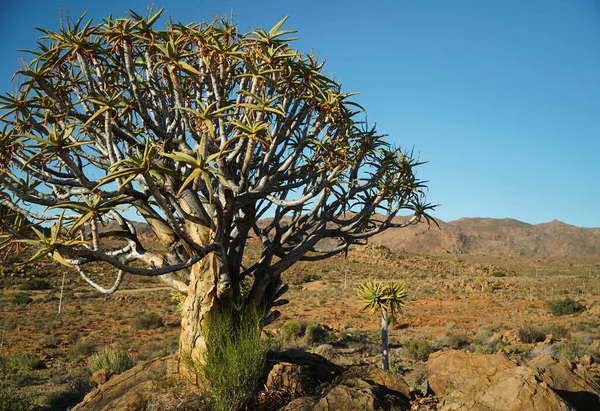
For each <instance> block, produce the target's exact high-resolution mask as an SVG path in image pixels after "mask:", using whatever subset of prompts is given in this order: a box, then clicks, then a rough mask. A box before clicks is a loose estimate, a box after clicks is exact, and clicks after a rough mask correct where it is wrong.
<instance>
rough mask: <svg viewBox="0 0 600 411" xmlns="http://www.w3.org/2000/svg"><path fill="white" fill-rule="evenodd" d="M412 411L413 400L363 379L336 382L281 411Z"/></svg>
mask: <svg viewBox="0 0 600 411" xmlns="http://www.w3.org/2000/svg"><path fill="white" fill-rule="evenodd" d="M313 410H314V411H337V410H362V411H375V410H399V411H400V410H410V401H409V399H408V398H406V397H404V396H403V395H401V394H400V395H399V394H398V392H396V391H392V390H389V389H388V388H386V387H384V386H381V385H377V384H374V383H372V382H369V381H365V380H363V379H361V378H344V376H342V377H340V378H339V379H336V380H335V381H334V382H333V383H332V384H327V385H326V386H325V387H324V388H323V390H322V392H321V394H320V395H317V396H313V397H302V398H298V399H296V400H294V401H292V402H290V403H289V404H288V405H286V406H285V407H283V408H281V409H280V411H313Z"/></svg>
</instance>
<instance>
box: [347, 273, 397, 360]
mask: <svg viewBox="0 0 600 411" xmlns="http://www.w3.org/2000/svg"><path fill="white" fill-rule="evenodd" d="M357 295H358V298H359V299H360V301H361V302H362V304H363V310H367V309H368V310H370V311H371V312H372V313H374V312H376V311H378V310H380V311H381V366H382V368H383V369H384V370H385V371H388V370H389V369H390V358H389V344H388V335H389V318H390V316H391V317H392V318H394V316H395V313H397V312H402V309H403V308H404V307H405V304H404V301H405V300H406V291H405V284H404V282H400V281H396V282H393V283H383V282H380V281H377V280H367V281H365V282H364V283H362V284H360V285H359V286H358V287H357Z"/></svg>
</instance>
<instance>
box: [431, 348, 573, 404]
mask: <svg viewBox="0 0 600 411" xmlns="http://www.w3.org/2000/svg"><path fill="white" fill-rule="evenodd" d="M427 365H428V369H429V385H430V387H431V389H432V390H433V391H434V392H435V394H436V395H437V397H438V399H439V400H440V403H441V405H442V408H441V409H442V410H472V411H479V410H481V411H483V410H486V411H488V410H496V411H537V410H556V411H567V410H575V408H573V407H572V406H571V405H569V404H568V403H567V402H566V401H564V400H563V399H562V398H561V397H560V396H558V395H557V394H556V393H555V392H554V391H553V390H552V389H551V388H550V387H549V386H548V385H547V384H546V383H544V382H541V381H540V380H539V379H538V378H537V377H536V373H535V371H534V370H532V369H531V368H529V367H524V366H517V365H516V364H514V363H512V362H511V361H510V360H509V359H508V358H506V357H505V356H503V355H501V354H494V355H486V354H472V353H467V352H464V351H453V350H451V351H443V352H442V351H440V352H437V353H434V354H432V355H431V356H430V357H429V360H428V363H427Z"/></svg>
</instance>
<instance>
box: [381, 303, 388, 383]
mask: <svg viewBox="0 0 600 411" xmlns="http://www.w3.org/2000/svg"><path fill="white" fill-rule="evenodd" d="M388 326H389V324H388V312H387V310H386V309H385V308H384V309H382V310H381V367H382V368H383V370H384V371H389V369H390V357H389V345H388Z"/></svg>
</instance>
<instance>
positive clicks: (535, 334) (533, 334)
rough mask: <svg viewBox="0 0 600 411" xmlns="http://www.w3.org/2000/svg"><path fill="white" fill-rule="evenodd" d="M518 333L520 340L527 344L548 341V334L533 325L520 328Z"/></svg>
mask: <svg viewBox="0 0 600 411" xmlns="http://www.w3.org/2000/svg"><path fill="white" fill-rule="evenodd" d="M518 332H519V339H520V340H521V341H522V342H524V343H526V344H531V343H536V342H541V341H544V340H545V339H546V332H545V331H544V330H543V329H541V328H539V327H536V326H534V325H532V324H527V325H525V326H524V327H521V328H519V331H518Z"/></svg>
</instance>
